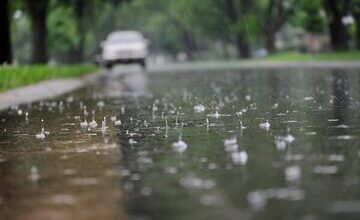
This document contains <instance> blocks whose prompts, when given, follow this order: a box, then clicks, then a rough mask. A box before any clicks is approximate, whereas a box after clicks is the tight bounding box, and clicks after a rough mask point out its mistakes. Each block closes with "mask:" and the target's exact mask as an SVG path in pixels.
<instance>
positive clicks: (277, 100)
mask: <svg viewBox="0 0 360 220" xmlns="http://www.w3.org/2000/svg"><path fill="white" fill-rule="evenodd" d="M359 73H360V70H356V69H352V70H342V69H319V68H318V69H302V68H290V69H285V68H282V69H271V70H266V69H261V70H260V69H259V70H256V69H248V70H247V69H243V70H226V69H225V70H214V71H201V70H197V71H191V70H187V71H183V72H177V73H176V74H175V73H172V71H171V70H169V72H162V73H145V72H142V71H141V70H139V69H137V68H134V69H126V70H125V69H123V68H121V67H119V68H116V69H113V70H112V71H111V72H109V74H108V75H107V76H106V77H104V78H103V79H101V80H99V82H98V83H96V84H95V85H89V86H88V87H86V88H83V89H80V90H77V91H75V92H72V93H69V94H65V95H63V96H61V97H59V98H56V99H54V100H45V101H42V102H37V103H32V104H29V105H21V106H16V107H15V106H14V107H13V108H11V109H8V110H6V111H2V112H1V113H0V120H1V121H0V219H156V220H158V219H274V220H275V219H276V220H278V219H302V220H305V219H357V218H360V190H359V189H360V187H359V186H360V166H359V163H360V151H359V150H360V147H359V137H360V126H359V113H360V111H359V105H360V102H359V101H360V76H359ZM195 106H196V107H195ZM194 107H195V109H194ZM93 111H94V114H93V113H92V112H93ZM26 113H28V116H26ZM104 117H106V118H105V119H104ZM115 117H116V119H115ZM93 118H94V120H95V121H96V122H97V124H98V125H97V127H96V128H95V127H89V124H88V125H87V126H85V123H84V122H85V120H86V122H88V123H89V122H91V121H92V119H93ZM41 119H43V122H42V121H41ZM102 121H104V122H105V124H104V125H103V126H102ZM115 121H116V123H115ZM266 122H268V123H269V124H267V123H266ZM42 127H43V128H44V132H41V128H42ZM47 132H49V133H47ZM37 134H40V136H37V137H38V138H37V137H36V135H37ZM41 134H43V136H44V137H45V138H44V139H42V137H41Z"/></svg>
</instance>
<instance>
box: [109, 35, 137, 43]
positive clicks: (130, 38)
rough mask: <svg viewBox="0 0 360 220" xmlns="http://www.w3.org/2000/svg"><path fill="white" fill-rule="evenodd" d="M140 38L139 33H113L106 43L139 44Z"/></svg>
mask: <svg viewBox="0 0 360 220" xmlns="http://www.w3.org/2000/svg"><path fill="white" fill-rule="evenodd" d="M141 40H142V36H141V35H140V34H139V33H136V32H134V33H113V34H110V35H109V37H108V41H109V42H111V43H133V42H140V41H141Z"/></svg>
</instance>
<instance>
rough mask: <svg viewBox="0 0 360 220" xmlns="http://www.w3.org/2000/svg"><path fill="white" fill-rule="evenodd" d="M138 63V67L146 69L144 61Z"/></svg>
mask: <svg viewBox="0 0 360 220" xmlns="http://www.w3.org/2000/svg"><path fill="white" fill-rule="evenodd" d="M139 63H140V66H141V67H142V68H143V69H146V62H145V60H140V61H139Z"/></svg>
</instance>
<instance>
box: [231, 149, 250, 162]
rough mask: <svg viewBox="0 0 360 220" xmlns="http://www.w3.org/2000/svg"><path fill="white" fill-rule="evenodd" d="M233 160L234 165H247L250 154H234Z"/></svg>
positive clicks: (243, 152) (241, 152)
mask: <svg viewBox="0 0 360 220" xmlns="http://www.w3.org/2000/svg"><path fill="white" fill-rule="evenodd" d="M231 160H232V162H233V163H234V164H238V165H245V164H246V163H247V160H248V154H247V153H246V152H245V151H240V152H232V153H231Z"/></svg>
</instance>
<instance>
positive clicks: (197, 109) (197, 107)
mask: <svg viewBox="0 0 360 220" xmlns="http://www.w3.org/2000/svg"><path fill="white" fill-rule="evenodd" d="M194 111H195V112H197V113H200V112H203V111H205V106H204V105H202V104H198V105H195V106H194Z"/></svg>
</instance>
